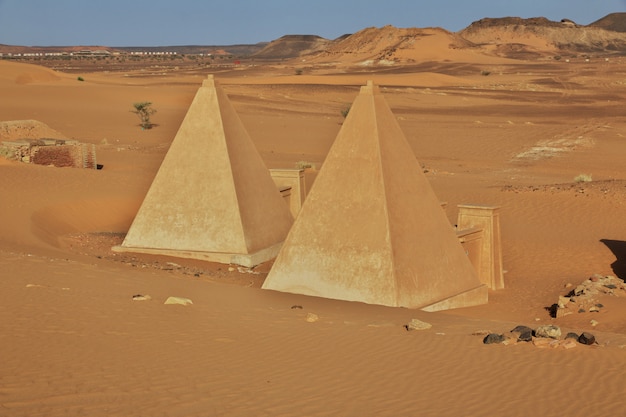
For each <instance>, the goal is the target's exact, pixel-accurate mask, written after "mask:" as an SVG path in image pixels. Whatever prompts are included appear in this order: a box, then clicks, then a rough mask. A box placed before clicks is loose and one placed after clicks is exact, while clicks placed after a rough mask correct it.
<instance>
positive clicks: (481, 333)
mask: <svg viewBox="0 0 626 417" xmlns="http://www.w3.org/2000/svg"><path fill="white" fill-rule="evenodd" d="M489 333H491V331H490V330H476V331H475V332H474V333H472V336H487V335H488V334H489Z"/></svg>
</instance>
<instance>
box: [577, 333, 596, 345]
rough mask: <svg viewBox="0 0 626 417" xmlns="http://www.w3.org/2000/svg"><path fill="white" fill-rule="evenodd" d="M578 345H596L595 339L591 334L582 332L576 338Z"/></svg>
mask: <svg viewBox="0 0 626 417" xmlns="http://www.w3.org/2000/svg"><path fill="white" fill-rule="evenodd" d="M578 343H580V344H581V345H593V344H594V343H596V337H595V336H594V335H592V334H591V333H587V332H583V334H581V335H580V337H579V338H578Z"/></svg>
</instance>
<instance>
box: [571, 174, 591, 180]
mask: <svg viewBox="0 0 626 417" xmlns="http://www.w3.org/2000/svg"><path fill="white" fill-rule="evenodd" d="M574 182H591V174H578V175H577V176H576V177H574Z"/></svg>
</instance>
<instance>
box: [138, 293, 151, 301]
mask: <svg viewBox="0 0 626 417" xmlns="http://www.w3.org/2000/svg"><path fill="white" fill-rule="evenodd" d="M148 300H152V297H150V296H149V295H147V294H146V295H142V294H135V295H133V301H148Z"/></svg>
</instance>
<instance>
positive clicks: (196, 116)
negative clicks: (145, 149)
mask: <svg viewBox="0 0 626 417" xmlns="http://www.w3.org/2000/svg"><path fill="white" fill-rule="evenodd" d="M229 142H235V143H240V142H241V143H243V145H235V146H234V147H235V149H234V150H235V151H238V150H239V149H240V148H245V149H246V151H245V154H244V155H243V156H235V157H234V158H233V157H232V155H231V153H232V151H233V149H232V148H233V145H230V144H229ZM251 154H252V156H253V157H252V158H251V160H250V162H246V160H247V158H248V156H249V155H251ZM254 156H256V157H258V159H257V158H254ZM233 159H234V160H235V161H236V165H237V167H241V166H246V167H247V168H246V169H248V170H251V171H253V172H254V174H253V175H255V176H258V177H263V176H267V180H268V181H267V183H268V184H269V182H270V181H271V177H270V175H269V172H268V171H267V169H265V166H264V165H263V163H262V161H260V156H258V153H256V149H255V148H254V145H253V144H252V142H251V140H250V138H249V136H248V134H247V132H246V131H245V129H244V128H243V126H242V125H241V121H240V120H239V118H238V117H237V115H236V114H235V113H234V109H233V108H232V105H231V104H230V102H228V99H227V98H226V96H225V95H224V94H223V93H222V92H221V89H216V88H215V86H214V85H211V83H209V84H208V85H207V82H206V81H205V85H203V87H201V88H200V89H199V90H198V92H197V94H196V96H195V98H194V100H193V102H192V104H191V106H190V108H189V110H188V112H187V114H186V116H185V118H184V120H183V122H182V124H181V127H180V129H179V130H178V133H177V134H176V137H175V138H174V141H173V142H172V144H171V146H170V149H169V150H168V152H167V154H166V156H165V158H164V160H163V163H162V164H161V167H160V169H159V171H158V172H157V175H156V177H155V179H154V181H153V183H152V185H151V187H150V189H149V191H148V193H147V195H146V197H145V199H144V202H143V204H142V206H141V207H140V209H139V212H138V213H137V216H136V218H135V220H134V221H133V224H132V225H131V227H130V230H129V231H128V234H127V236H126V239H125V240H124V243H123V245H122V246H125V247H136V248H150V249H165V250H177V251H198V252H219V253H242V254H246V253H249V252H250V249H249V248H250V247H251V246H255V245H256V246H259V243H258V242H259V239H258V238H257V237H256V236H257V235H258V234H262V232H260V233H256V234H255V233H254V232H252V233H250V231H249V230H247V229H250V225H249V223H250V222H249V221H247V220H246V219H247V218H248V217H250V216H249V215H248V214H245V213H246V210H248V207H246V208H244V210H243V211H244V214H243V215H242V210H241V209H240V206H241V201H240V196H241V195H242V194H246V193H247V192H248V191H247V190H249V188H250V187H255V186H256V185H257V184H253V185H247V184H244V185H242V184H241V183H242V178H241V177H242V176H241V175H239V174H236V173H233V168H234V167H233ZM248 176H250V175H248ZM244 177H245V176H244ZM243 181H244V182H245V178H244V180H243ZM238 187H239V188H242V187H243V190H241V189H240V190H238V189H237V188H238ZM253 194H254V195H255V196H262V199H266V198H270V199H271V198H272V196H273V197H275V200H276V201H277V203H281V204H282V206H280V208H284V209H285V212H286V214H285V215H284V216H282V217H283V218H284V219H286V221H287V223H284V221H283V223H284V224H282V226H281V227H282V228H281V229H280V230H281V232H282V233H283V235H282V238H280V239H279V240H277V242H280V241H282V239H284V237H285V236H286V233H287V232H286V230H287V229H288V227H289V225H290V224H291V218H290V217H289V213H288V209H287V208H286V204H284V203H283V202H282V200H281V199H280V196H279V195H278V192H277V191H276V188H275V186H273V183H272V184H271V187H270V186H268V185H266V186H265V188H264V189H262V190H258V191H257V190H255V192H254V193H253ZM266 195H267V196H266ZM277 203H274V204H276V206H278V204H277ZM245 204H250V205H251V202H250V201H246V202H245ZM283 206H284V207H283ZM255 207H261V209H263V208H266V207H267V205H263V204H259V205H256V206H255ZM278 212H280V210H278ZM270 215H271V214H270ZM269 223H275V222H272V221H269ZM247 232H248V235H250V236H252V237H249V236H247V235H246V233H247ZM275 238H276V239H278V238H277V237H275ZM264 239H265V240H262V241H261V243H260V244H263V243H264V242H266V241H268V240H272V239H271V238H269V239H268V238H266V237H265V236H264ZM274 243H276V242H274Z"/></svg>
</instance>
